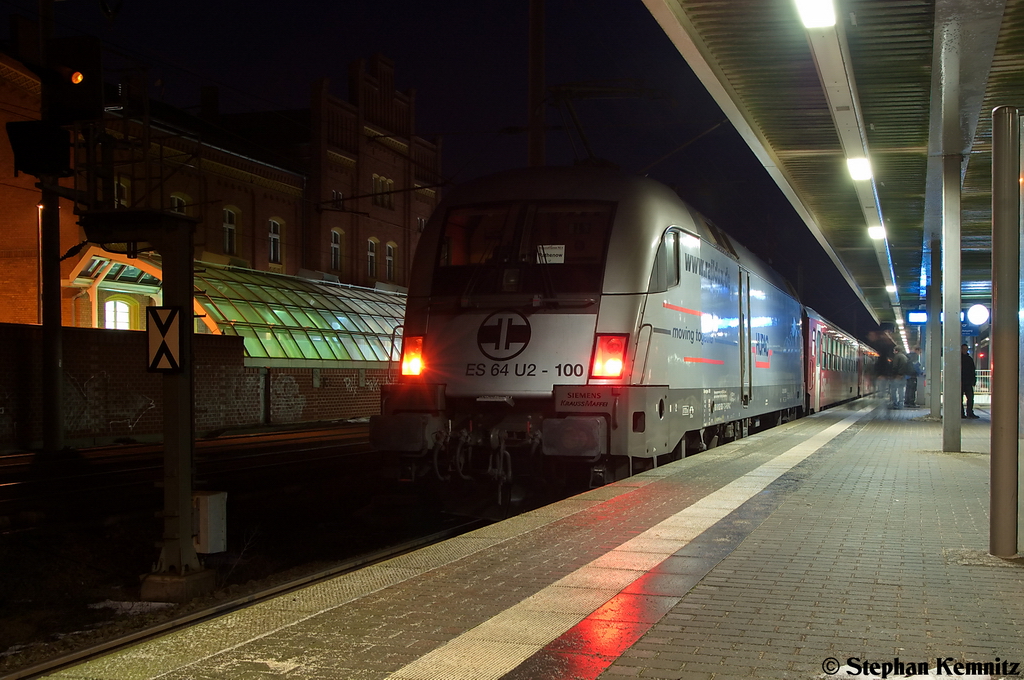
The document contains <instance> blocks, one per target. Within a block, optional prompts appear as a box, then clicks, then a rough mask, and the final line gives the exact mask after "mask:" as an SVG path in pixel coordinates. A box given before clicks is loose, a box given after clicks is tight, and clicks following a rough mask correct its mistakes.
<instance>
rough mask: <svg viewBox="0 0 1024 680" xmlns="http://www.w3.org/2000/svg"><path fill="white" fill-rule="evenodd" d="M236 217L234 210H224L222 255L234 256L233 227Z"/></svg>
mask: <svg viewBox="0 0 1024 680" xmlns="http://www.w3.org/2000/svg"><path fill="white" fill-rule="evenodd" d="M237 221H238V216H237V215H236V214H235V211H234V210H229V209H228V208H224V254H225V255H234V254H235V225H236V223H237Z"/></svg>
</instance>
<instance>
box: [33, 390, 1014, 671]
mask: <svg viewBox="0 0 1024 680" xmlns="http://www.w3.org/2000/svg"><path fill="white" fill-rule="evenodd" d="M978 412H979V414H980V415H981V419H980V420H973V421H967V420H965V421H963V447H962V448H963V451H964V452H963V453H942V452H941V435H942V433H941V427H942V426H941V423H940V422H937V421H932V420H931V419H929V418H928V417H927V413H928V412H927V411H926V410H924V409H904V410H898V411H891V410H887V409H886V408H885V407H884V405H883V402H882V401H881V400H872V399H862V400H859V401H856V402H853V403H851V404H848V405H845V406H842V407H838V408H835V409H830V410H828V411H825V412H822V413H819V414H815V415H813V416H811V417H809V418H803V419H800V420H798V421H794V422H792V423H786V424H784V425H782V426H780V427H777V428H773V429H772V430H769V431H767V432H763V433H760V434H756V435H753V436H751V437H748V438H746V439H742V440H739V441H736V442H732V443H730V444H726V445H723V446H720V447H717V448H715V449H712V450H710V451H706V452H704V453H701V454H699V455H697V456H692V457H690V458H687V459H685V460H681V461H677V462H674V463H671V464H668V465H664V466H661V467H658V468H655V469H654V470H650V471H648V472H645V473H642V474H640V475H637V476H634V477H631V478H629V479H626V480H622V481H619V482H616V483H614V484H611V485H608V486H605V487H601V488H598V489H594V490H592V491H590V492H587V493H584V494H582V495H579V496H575V497H573V498H569V499H567V500H564V501H561V502H559V503H556V504H554V505H551V506H548V507H544V508H541V509H538V510H535V511H532V512H529V513H526V514H523V515H520V516H517V517H514V518H511V519H508V520H506V521H504V522H500V523H497V524H494V525H491V526H488V527H485V528H483V529H480V530H478V531H475V532H473V533H470V534H466V535H464V536H461V537H458V538H454V539H451V540H448V541H446V542H444V543H440V544H437V545H434V546H431V547H429V548H425V549H422V550H419V551H416V552H412V553H409V554H406V555H403V556H400V557H397V558H394V559H392V560H390V561H387V562H384V563H380V564H377V565H375V566H372V567H369V568H366V569H363V570H360V571H358V572H354V573H351V574H348V575H345V576H341V577H337V578H334V579H331V580H329V581H324V582H321V583H318V584H316V585H313V586H310V587H307V588H304V589H302V590H298V591H294V592H291V593H287V594H285V595H282V596H280V597H277V598H276V599H274V600H270V601H266V602H263V603H260V604H257V605H254V606H251V607H249V608H247V609H244V610H241V611H237V612H234V613H231V614H228V615H225V616H222V617H219V618H216V619H212V620H208V621H205V622H203V623H200V624H198V625H196V626H193V627H192V628H189V629H187V630H184V631H179V632H175V633H173V634H169V635H166V636H164V637H161V638H157V639H154V640H151V641H148V642H146V643H143V644H140V645H137V646H134V647H130V648H126V649H122V650H120V651H118V652H115V653H112V654H110V655H108V656H106V657H103V658H100V659H97V660H93V661H91V662H88V663H85V664H82V665H79V666H76V667H72V668H69V669H65V670H63V671H61V672H58V673H56V674H54V675H52V676H51V677H58V678H68V679H86V678H87V679H90V680H95V679H100V678H103V679H108V678H109V679H110V680H114V679H117V680H124V679H125V678H156V677H159V678H163V679H166V680H183V679H185V678H188V679H190V680H202V679H207V678H211V679H212V678H233V679H238V678H253V679H257V678H258V679H264V678H310V679H314V678H315V679H328V678H330V679H344V680H364V679H366V680H369V679H378V678H380V679H383V678H394V679H401V680H426V679H428V678H430V679H440V680H463V679H465V680H483V679H486V678H495V679H497V678H504V679H516V680H547V679H558V680H567V679H584V678H597V677H602V678H663V679H666V678H715V679H718V678H827V677H832V676H833V675H834V676H836V677H848V676H849V675H858V676H865V677H882V676H883V672H884V671H886V669H887V668H888V671H887V676H888V677H893V676H895V675H900V676H904V675H920V674H922V672H924V673H931V674H932V675H936V674H941V675H970V676H972V677H984V676H985V675H989V676H991V677H1002V676H1004V675H1005V676H1011V675H1012V673H1013V672H1014V670H1015V671H1016V672H1017V673H1024V614H1022V612H1024V559H1019V558H1018V559H1009V560H1004V559H999V558H995V557H992V556H990V555H989V554H988V552H987V551H988V532H989V527H988V503H989V495H988V478H989V465H988V446H989V424H990V423H989V420H988V413H987V412H986V411H984V410H979V411H978ZM986 663H987V664H988V666H985V665H984V664H986ZM873 664H874V665H873ZM884 664H888V666H885V665H884ZM899 664H902V666H900V665H899ZM909 664H913V667H912V668H911V667H910V666H909ZM956 664H962V665H961V666H957V665H956ZM975 664H976V665H975ZM1014 664H1016V666H1014ZM901 669H902V670H901ZM908 669H909V670H910V672H909V673H908ZM957 669H959V671H960V672H956V671H957ZM967 671H970V672H967Z"/></svg>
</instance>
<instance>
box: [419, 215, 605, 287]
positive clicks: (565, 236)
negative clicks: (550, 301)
mask: <svg viewBox="0 0 1024 680" xmlns="http://www.w3.org/2000/svg"><path fill="white" fill-rule="evenodd" d="M614 208H615V204H613V203H608V202H604V201H587V202H578V201H549V202H540V203H530V204H527V203H508V204H501V205H490V206H480V207H465V208H454V209H452V210H451V211H450V212H449V213H448V215H447V216H446V219H445V223H444V229H443V231H442V234H441V239H440V243H439V249H438V257H437V260H436V262H437V267H436V269H435V271H434V280H433V291H434V292H435V293H436V294H460V295H465V294H469V293H477V294H494V293H521V294H530V295H543V296H550V295H553V294H554V293H555V292H556V291H557V292H558V293H581V292H585V293H596V292H599V291H600V290H601V279H602V276H603V273H604V260H605V251H606V249H607V245H608V236H609V234H610V232H611V225H612V216H613V214H614Z"/></svg>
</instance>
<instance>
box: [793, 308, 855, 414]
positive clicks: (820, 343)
mask: <svg viewBox="0 0 1024 680" xmlns="http://www.w3.org/2000/svg"><path fill="white" fill-rule="evenodd" d="M804 309H805V312H804V314H805V317H804V318H805V323H804V329H805V336H804V347H805V349H806V351H805V352H804V357H805V361H806V364H807V365H806V370H807V373H806V380H807V407H806V410H807V412H808V413H816V412H817V411H820V410H822V409H825V408H828V407H830V406H835V405H836V404H841V403H843V402H845V401H850V400H851V399H856V398H857V397H859V396H862V394H864V392H863V391H862V390H863V382H864V381H863V377H864V375H865V372H868V373H869V372H870V367H871V365H872V362H870V361H868V362H865V361H864V356H865V352H864V350H865V349H867V350H868V351H871V350H870V349H869V348H866V347H863V349H862V345H861V343H859V342H858V341H857V340H856V339H855V338H854V337H853V336H851V335H849V334H848V333H846V332H844V331H842V330H841V329H840V328H839V327H838V326H836V325H835V324H833V323H832V322H830V321H828V320H827V319H825V318H823V317H822V316H821V315H820V314H818V313H817V312H815V311H814V310H813V309H811V308H809V307H805V308H804ZM865 363H866V364H867V367H866V368H867V371H865Z"/></svg>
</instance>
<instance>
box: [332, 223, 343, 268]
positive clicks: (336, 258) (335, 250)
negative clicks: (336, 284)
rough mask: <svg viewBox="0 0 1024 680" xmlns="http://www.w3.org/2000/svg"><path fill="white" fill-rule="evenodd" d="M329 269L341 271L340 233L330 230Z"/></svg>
mask: <svg viewBox="0 0 1024 680" xmlns="http://www.w3.org/2000/svg"><path fill="white" fill-rule="evenodd" d="M331 269H333V270H334V271H341V232H340V231H338V230H337V229H332V230H331Z"/></svg>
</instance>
